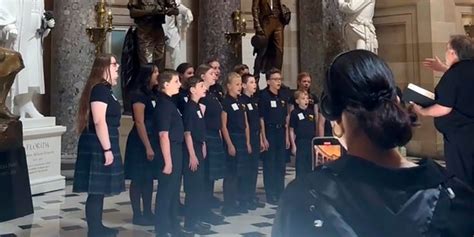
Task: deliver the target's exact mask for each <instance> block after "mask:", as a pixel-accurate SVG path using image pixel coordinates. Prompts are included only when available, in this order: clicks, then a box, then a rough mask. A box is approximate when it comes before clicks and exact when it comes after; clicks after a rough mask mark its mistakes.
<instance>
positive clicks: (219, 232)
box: [0, 167, 295, 237]
mask: <svg viewBox="0 0 474 237" xmlns="http://www.w3.org/2000/svg"><path fill="white" fill-rule="evenodd" d="M294 175H295V170H294V168H292V167H289V168H287V174H286V178H285V179H286V182H287V183H288V182H290V181H291V180H293V179H294ZM127 185H128V183H127ZM71 190H72V185H71V183H70V182H68V185H67V186H66V189H65V190H61V191H55V192H50V193H46V194H42V195H37V196H34V197H33V206H34V214H31V215H28V216H25V217H22V218H18V219H15V220H11V221H7V222H2V223H0V237H14V236H18V237H30V236H31V237H33V236H34V237H56V236H66V237H79V236H87V229H86V222H85V219H84V218H85V217H84V203H85V200H86V195H85V194H76V193H72V192H71ZM127 190H128V189H127ZM257 193H258V195H259V197H260V199H261V200H265V198H264V192H263V181H262V174H261V171H259V179H258V189H257ZM181 195H182V196H183V193H181ZM216 196H218V197H220V198H222V181H220V182H217V183H216ZM276 209H277V207H276V206H272V205H269V204H266V206H265V207H264V208H258V209H257V210H255V211H250V212H249V213H247V214H241V215H238V216H231V217H226V218H225V219H224V222H222V223H216V224H215V225H212V228H211V230H210V231H209V232H208V233H205V235H201V236H222V237H227V236H228V237H232V236H252V237H253V236H270V233H271V228H272V224H273V219H274V217H275V212H276ZM131 218H132V210H131V206H130V200H129V193H128V191H127V192H124V193H122V194H121V195H118V196H114V197H109V198H106V199H105V203H104V216H103V219H104V224H105V225H107V226H110V227H114V228H118V229H119V230H120V233H119V235H118V236H120V237H128V236H136V237H147V236H154V234H153V233H154V230H153V227H152V226H149V227H143V226H136V225H133V224H131Z"/></svg>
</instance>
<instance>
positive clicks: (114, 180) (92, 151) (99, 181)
mask: <svg viewBox="0 0 474 237" xmlns="http://www.w3.org/2000/svg"><path fill="white" fill-rule="evenodd" d="M109 137H110V144H111V146H112V152H113V155H114V161H113V162H112V164H111V165H109V166H105V165H104V163H105V157H104V153H103V151H102V146H101V145H100V142H99V139H98V138H97V135H96V133H95V132H91V131H86V132H83V133H82V134H81V136H80V138H79V144H78V148H77V160H76V167H75V172H74V184H73V188H72V191H73V192H87V193H89V194H102V195H106V196H112V195H117V194H120V193H121V192H123V191H125V181H124V175H123V166H122V158H121V156H120V149H119V133H118V128H109Z"/></svg>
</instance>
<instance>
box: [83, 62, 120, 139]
mask: <svg viewBox="0 0 474 237" xmlns="http://www.w3.org/2000/svg"><path fill="white" fill-rule="evenodd" d="M112 57H113V58H116V57H115V55H113V54H99V55H97V57H96V58H95V60H94V64H93V65H92V69H91V73H90V75H89V78H88V79H87V82H86V85H85V86H84V89H83V90H82V94H81V99H80V100H79V110H78V113H77V121H76V123H77V124H76V131H77V132H78V133H81V132H82V131H83V130H84V129H85V128H86V126H88V123H89V117H90V116H89V114H90V110H91V108H90V107H91V106H90V97H91V91H92V88H94V86H96V85H97V84H100V83H102V84H106V85H107V84H109V83H108V82H107V80H106V79H105V78H104V72H105V73H107V75H108V77H110V70H109V68H110V61H111V59H112Z"/></svg>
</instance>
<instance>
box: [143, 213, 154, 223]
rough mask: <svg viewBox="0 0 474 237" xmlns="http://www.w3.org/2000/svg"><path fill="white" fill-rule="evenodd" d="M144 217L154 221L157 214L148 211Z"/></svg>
mask: <svg viewBox="0 0 474 237" xmlns="http://www.w3.org/2000/svg"><path fill="white" fill-rule="evenodd" d="M143 218H145V219H149V220H153V221H154V220H155V214H153V213H152V212H150V213H147V214H143Z"/></svg>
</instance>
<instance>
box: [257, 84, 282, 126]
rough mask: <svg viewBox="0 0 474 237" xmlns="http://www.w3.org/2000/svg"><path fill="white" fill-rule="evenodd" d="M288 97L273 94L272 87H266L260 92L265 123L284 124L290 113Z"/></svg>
mask: <svg viewBox="0 0 474 237" xmlns="http://www.w3.org/2000/svg"><path fill="white" fill-rule="evenodd" d="M287 99H288V98H285V97H283V96H281V95H279V94H278V95H275V94H273V93H272V92H271V91H270V89H268V87H267V88H265V89H264V90H262V91H261V93H260V98H259V109H260V111H259V112H260V117H261V118H263V120H264V121H265V124H269V125H282V126H283V125H284V124H285V122H286V115H287V114H288V110H287V106H288V101H287Z"/></svg>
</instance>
